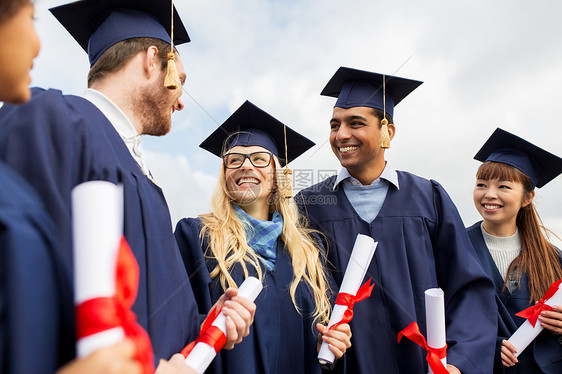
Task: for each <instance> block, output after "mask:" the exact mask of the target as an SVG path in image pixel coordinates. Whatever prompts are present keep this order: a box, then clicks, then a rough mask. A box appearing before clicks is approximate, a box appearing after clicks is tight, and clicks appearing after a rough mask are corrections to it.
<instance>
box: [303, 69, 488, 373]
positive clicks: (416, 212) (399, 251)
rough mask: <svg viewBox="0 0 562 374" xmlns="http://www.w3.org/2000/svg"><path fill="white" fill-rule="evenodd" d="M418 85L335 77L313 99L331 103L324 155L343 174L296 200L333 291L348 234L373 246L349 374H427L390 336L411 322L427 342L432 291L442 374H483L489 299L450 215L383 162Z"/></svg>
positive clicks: (445, 199) (445, 204) (418, 351)
mask: <svg viewBox="0 0 562 374" xmlns="http://www.w3.org/2000/svg"><path fill="white" fill-rule="evenodd" d="M421 83H422V82H419V81H414V80H409V79H404V78H399V77H393V76H389V75H386V76H384V75H381V74H376V73H371V72H367V71H361V70H355V69H350V68H344V67H342V68H340V69H339V70H338V71H337V72H336V74H335V75H334V76H333V77H332V79H331V80H330V81H329V82H328V84H327V85H326V87H325V88H324V90H323V91H322V95H326V96H333V97H337V101H336V104H335V107H334V110H333V115H332V119H331V120H330V128H331V131H330V145H331V147H332V151H333V152H334V154H335V155H336V157H337V158H338V160H339V161H340V163H341V165H342V169H341V171H340V173H339V174H338V175H337V176H333V177H330V178H328V179H326V180H324V181H323V182H320V183H319V184H317V185H314V186H312V187H309V188H308V189H305V190H303V191H301V193H300V194H299V195H297V197H296V200H297V203H298V204H300V206H301V209H302V210H303V211H304V212H305V213H306V214H307V215H308V217H309V220H310V223H311V224H312V225H313V226H315V227H316V228H318V229H319V230H320V231H322V232H323V233H324V234H326V236H327V238H328V248H329V252H328V256H329V260H330V263H331V264H333V267H334V268H333V274H334V278H335V280H336V282H337V283H338V284H340V282H341V280H342V276H343V272H344V270H345V268H346V266H347V263H348V261H349V256H350V253H351V250H352V248H353V243H354V241H355V238H356V236H357V234H359V233H361V234H364V235H369V236H371V237H372V238H373V239H374V240H375V241H377V242H378V243H379V244H378V247H377V250H376V252H375V255H374V257H373V260H372V263H371V265H370V267H369V269H368V271H367V274H368V276H369V277H373V280H374V282H375V288H374V290H373V293H372V295H371V297H369V298H368V299H366V300H364V301H362V302H361V303H359V304H357V305H356V306H355V308H354V318H353V320H352V321H351V323H350V324H351V328H352V331H353V338H352V343H353V346H352V347H351V348H350V349H349V350H348V352H347V355H346V356H347V360H346V364H347V369H348V372H351V373H364V374H367V373H369V374H373V373H385V374H386V373H403V374H406V373H426V372H427V370H428V366H427V363H426V359H425V355H426V353H425V352H424V350H423V349H422V348H420V347H419V346H418V345H416V344H415V343H413V342H411V341H409V340H403V341H402V342H401V343H400V344H398V343H397V335H398V333H399V332H400V331H402V330H403V329H405V328H406V327H407V326H408V325H409V324H410V323H412V322H413V321H415V322H417V324H418V325H419V326H420V330H421V333H422V334H423V335H424V336H427V335H426V315H425V307H424V292H425V290H427V289H429V288H434V287H440V288H441V289H443V291H444V293H445V315H446V332H447V344H448V349H447V364H448V366H447V369H448V370H449V372H451V373H458V372H459V371H460V372H462V373H465V374H468V373H490V372H491V371H492V362H493V355H494V346H495V331H496V319H495V317H494V312H493V311H494V310H495V306H494V290H493V286H492V283H491V281H490V279H489V278H488V277H487V276H486V274H485V273H484V272H483V270H482V269H481V267H480V265H479V264H478V259H477V257H476V255H475V253H474V249H473V248H472V247H471V244H470V241H469V239H468V236H467V235H466V232H465V229H464V225H463V223H462V221H461V218H460V216H459V214H458V211H457V209H456V207H455V205H454V204H453V202H452V201H451V199H450V197H449V196H448V195H447V193H446V192H445V190H444V189H443V187H442V186H441V185H439V183H437V182H435V181H433V180H426V179H423V178H420V177H418V176H415V175H413V174H411V173H408V172H404V171H397V170H395V169H393V168H392V166H391V164H390V162H387V161H386V160H385V149H386V148H388V147H390V142H391V140H392V139H393V137H394V135H395V131H396V129H395V126H394V124H393V109H394V106H395V105H396V104H398V103H399V102H400V101H401V100H402V99H403V98H404V97H406V96H407V95H408V94H409V93H410V92H411V91H413V90H414V89H415V88H417V87H418V86H419V85H420V84H421ZM319 196H322V198H319ZM318 201H321V202H322V204H319V203H317V202H318ZM331 202H334V203H331Z"/></svg>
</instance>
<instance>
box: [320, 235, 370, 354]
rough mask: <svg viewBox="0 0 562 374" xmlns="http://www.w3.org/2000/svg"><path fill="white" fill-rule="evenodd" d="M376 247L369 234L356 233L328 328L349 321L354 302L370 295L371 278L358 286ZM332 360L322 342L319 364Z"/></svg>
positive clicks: (329, 352) (326, 346) (329, 350)
mask: <svg viewBox="0 0 562 374" xmlns="http://www.w3.org/2000/svg"><path fill="white" fill-rule="evenodd" d="M376 248H377V243H375V242H374V241H373V239H372V238H371V237H370V236H367V235H362V234H358V235H357V238H356V239H355V244H354V246H353V251H352V252H351V256H350V257H349V262H348V263H347V268H346V269H345V273H344V276H343V280H342V283H341V287H340V290H339V294H338V297H337V299H336V305H334V310H333V311H332V315H331V317H330V322H329V323H328V329H333V328H335V326H337V325H339V324H340V323H348V322H350V321H351V319H352V318H353V306H354V305H355V303H357V302H359V301H361V300H364V299H366V298H367V297H369V296H370V295H371V291H372V289H373V287H374V286H370V285H369V284H370V282H371V279H369V280H368V281H367V282H366V283H365V284H364V285H363V286H362V287H359V286H360V285H361V282H362V281H363V278H364V277H365V274H366V273H367V269H368V268H369V265H370V264H371V260H372V259H373V255H374V254H375V250H376ZM342 321H343V322H342ZM350 344H351V343H350ZM334 360H335V355H334V352H333V351H332V350H331V349H330V348H329V346H328V343H326V342H323V343H322V346H321V347H320V351H319V352H318V361H319V362H320V364H332V363H333V362H334Z"/></svg>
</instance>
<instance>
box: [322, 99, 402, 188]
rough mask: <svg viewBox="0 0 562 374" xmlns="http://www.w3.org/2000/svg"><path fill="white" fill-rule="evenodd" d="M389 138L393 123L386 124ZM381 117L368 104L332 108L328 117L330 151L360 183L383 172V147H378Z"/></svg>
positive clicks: (369, 180)
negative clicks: (330, 116) (366, 105)
mask: <svg viewBox="0 0 562 374" xmlns="http://www.w3.org/2000/svg"><path fill="white" fill-rule="evenodd" d="M388 130H389V135H390V138H391V139H392V137H393V136H394V125H392V124H390V125H389V126H388ZM380 135H381V129H380V120H379V118H378V117H376V116H375V115H374V113H373V109H371V108H367V107H354V108H348V109H343V108H338V107H336V108H334V113H333V116H332V119H331V120H330V145H331V146H332V151H333V152H334V154H335V155H336V157H337V158H338V160H339V161H340V164H341V165H342V166H343V167H345V168H346V169H347V170H348V171H349V173H350V174H351V175H353V176H354V177H355V178H357V179H358V180H359V181H360V182H361V183H363V184H370V183H371V182H372V181H373V180H375V179H376V178H378V177H379V176H380V174H381V173H382V171H383V169H384V166H385V161H384V149H381V148H380V147H379V141H380Z"/></svg>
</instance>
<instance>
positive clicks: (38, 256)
mask: <svg viewBox="0 0 562 374" xmlns="http://www.w3.org/2000/svg"><path fill="white" fill-rule="evenodd" d="M54 233H55V230H54V224H53V222H52V221H51V220H50V218H49V217H48V215H47V213H46V212H45V210H44V208H43V206H42V204H41V202H40V200H39V198H38V197H37V196H36V194H35V192H34V191H33V190H32V188H31V187H30V186H29V185H28V184H27V183H25V181H24V180H23V179H21V177H19V176H18V175H16V174H15V173H13V172H12V171H11V170H9V169H8V168H7V167H6V166H5V165H4V164H3V163H2V162H0V372H2V373H18V374H37V373H53V372H54V371H55V370H56V369H57V368H58V367H59V366H61V365H62V364H63V363H65V362H66V361H68V360H70V359H71V358H72V357H73V356H74V338H73V336H72V324H71V323H69V321H71V320H72V319H71V318H68V317H69V316H71V315H72V313H73V310H74V309H73V303H72V290H71V288H70V284H69V277H70V273H69V269H66V268H64V267H63V266H62V261H61V259H60V258H59V256H58V254H57V253H56V252H55V250H54V249H55V246H56V244H55V243H56V239H55V237H54V236H55V235H54Z"/></svg>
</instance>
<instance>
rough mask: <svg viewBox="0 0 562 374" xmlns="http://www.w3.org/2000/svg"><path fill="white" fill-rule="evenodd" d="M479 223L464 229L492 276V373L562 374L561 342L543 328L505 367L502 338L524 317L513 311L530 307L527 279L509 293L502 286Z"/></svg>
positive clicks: (522, 280) (516, 326)
mask: <svg viewBox="0 0 562 374" xmlns="http://www.w3.org/2000/svg"><path fill="white" fill-rule="evenodd" d="M481 224H482V221H480V222H477V223H475V224H474V225H472V226H470V227H469V228H468V229H467V232H468V236H469V237H470V240H471V242H472V245H473V247H474V249H475V250H476V253H477V255H478V258H479V259H480V262H481V263H482V266H483V267H484V270H485V271H486V273H487V274H488V275H489V276H490V277H491V278H492V280H493V282H494V286H495V289H496V305H497V308H498V313H497V319H498V333H497V340H496V356H495V360H494V373H506V374H511V373H512V374H515V373H521V374H539V373H547V374H550V373H552V374H554V373H562V345H560V343H558V341H556V337H555V336H554V335H552V334H551V333H550V332H549V331H547V330H546V329H545V330H543V331H542V332H541V333H540V334H539V336H537V338H536V339H535V341H534V342H533V343H532V344H531V345H530V346H528V347H527V348H526V349H525V350H524V351H523V352H521V354H520V355H519V357H518V358H517V360H518V361H519V362H518V363H517V364H516V365H515V366H512V367H510V368H507V367H504V366H503V365H502V360H501V353H500V352H501V346H502V340H504V339H509V337H510V336H511V335H512V334H513V333H514V332H515V330H517V328H518V327H519V326H520V325H521V324H522V323H523V322H525V319H523V318H521V317H518V316H516V315H515V313H519V312H520V311H522V310H523V309H525V308H528V307H529V306H531V303H530V300H531V295H530V294H529V289H528V286H527V282H528V281H527V276H526V275H525V274H523V276H522V277H521V281H520V284H519V285H520V287H518V288H515V289H514V290H513V292H512V293H510V292H509V290H507V289H505V290H504V289H503V284H504V281H503V279H502V276H501V275H500V273H499V271H498V268H497V267H496V264H495V263H494V260H493V258H492V255H491V254H490V251H489V250H488V247H487V246H486V242H485V241H484V237H483V236H482V231H481V229H480V225H481Z"/></svg>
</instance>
